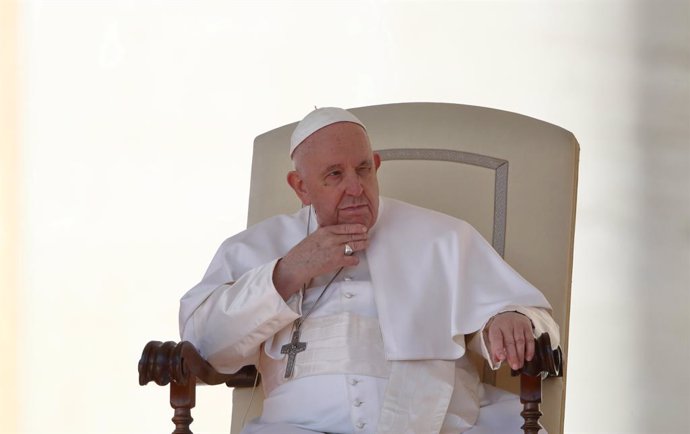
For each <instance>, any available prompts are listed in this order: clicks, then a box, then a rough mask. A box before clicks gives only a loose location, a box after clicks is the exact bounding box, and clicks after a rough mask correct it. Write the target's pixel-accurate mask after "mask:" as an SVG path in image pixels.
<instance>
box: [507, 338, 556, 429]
mask: <svg viewBox="0 0 690 434" xmlns="http://www.w3.org/2000/svg"><path fill="white" fill-rule="evenodd" d="M534 344H535V345H534V358H532V360H530V361H529V362H525V366H523V367H522V369H519V370H517V371H513V370H512V369H511V371H510V374H511V375H512V376H516V375H519V376H520V402H521V403H522V404H523V405H524V409H523V410H522V412H521V413H520V415H521V416H522V417H523V419H524V420H525V424H524V425H522V427H521V428H522V429H523V430H524V432H525V434H537V433H538V432H539V430H540V429H541V424H540V423H539V418H540V417H541V411H540V410H539V403H541V381H542V380H543V379H545V378H547V377H562V376H563V355H562V352H561V348H560V347H558V348H556V349H555V350H553V349H551V339H550V338H549V335H548V334H547V333H544V334H542V335H541V336H539V337H538V338H537V340H536V341H535V343H534Z"/></svg>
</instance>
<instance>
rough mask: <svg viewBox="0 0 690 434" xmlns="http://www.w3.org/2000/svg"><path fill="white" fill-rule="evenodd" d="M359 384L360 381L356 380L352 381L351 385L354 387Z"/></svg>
mask: <svg viewBox="0 0 690 434" xmlns="http://www.w3.org/2000/svg"><path fill="white" fill-rule="evenodd" d="M357 383H359V380H355V379H354V378H353V379H352V380H350V384H351V385H353V386H356V385H357Z"/></svg>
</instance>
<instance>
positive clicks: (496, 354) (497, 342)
mask: <svg viewBox="0 0 690 434" xmlns="http://www.w3.org/2000/svg"><path fill="white" fill-rule="evenodd" d="M489 346H490V348H491V356H492V357H493V359H494V362H501V361H503V360H505V358H506V352H505V347H504V345H503V333H501V329H500V328H498V327H489Z"/></svg>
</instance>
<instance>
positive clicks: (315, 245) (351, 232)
mask: <svg viewBox="0 0 690 434" xmlns="http://www.w3.org/2000/svg"><path fill="white" fill-rule="evenodd" d="M346 244H347V245H349V246H350V247H351V248H352V250H353V251H354V252H359V251H362V250H364V249H366V248H367V247H369V239H368V229H367V227H366V226H364V225H360V224H356V223H353V224H340V225H333V226H324V227H322V228H319V229H317V230H316V231H314V233H312V234H311V235H309V236H308V237H306V238H305V239H304V240H302V241H301V242H300V243H299V244H297V245H296V246H295V247H293V248H292V249H291V250H290V251H289V252H287V254H286V255H285V256H283V257H282V258H281V259H280V260H278V263H277V264H276V266H275V268H274V269H273V284H274V286H275V287H276V289H277V290H278V293H279V294H280V295H281V297H283V300H287V299H288V298H290V296H291V295H292V294H294V293H295V292H297V291H299V290H300V288H302V285H305V284H308V283H309V281H310V280H311V279H313V278H314V277H317V276H320V275H322V274H327V273H334V272H336V271H337V270H338V269H339V268H341V267H351V266H354V265H357V264H358V263H359V258H358V257H357V256H356V255H352V256H346V255H345V245H346Z"/></svg>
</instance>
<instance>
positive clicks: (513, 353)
mask: <svg viewBox="0 0 690 434" xmlns="http://www.w3.org/2000/svg"><path fill="white" fill-rule="evenodd" d="M506 336H507V335H506ZM503 343H504V344H505V347H506V352H507V353H508V364H509V365H510V367H511V368H513V369H518V357H517V350H516V349H515V341H514V340H513V338H512V337H508V338H507V339H504V341H503Z"/></svg>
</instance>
